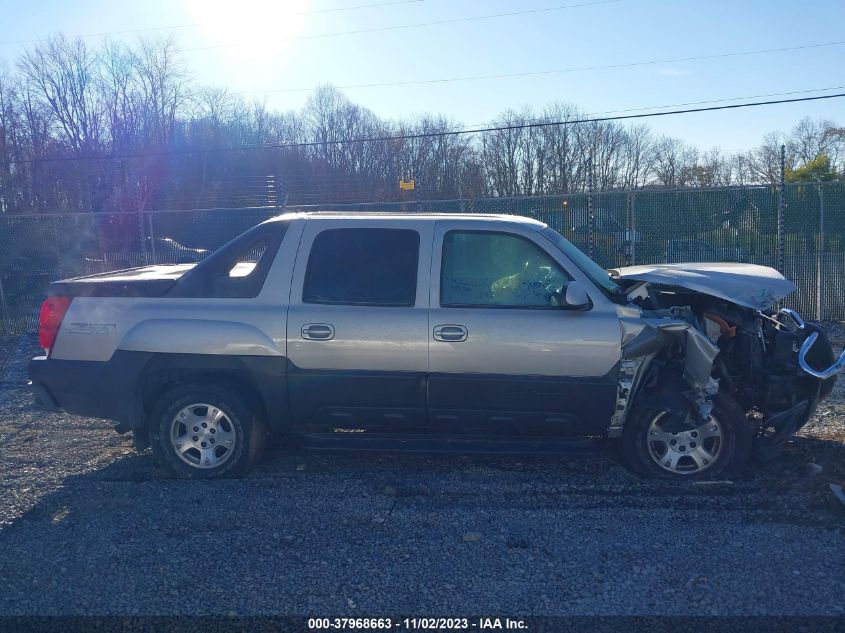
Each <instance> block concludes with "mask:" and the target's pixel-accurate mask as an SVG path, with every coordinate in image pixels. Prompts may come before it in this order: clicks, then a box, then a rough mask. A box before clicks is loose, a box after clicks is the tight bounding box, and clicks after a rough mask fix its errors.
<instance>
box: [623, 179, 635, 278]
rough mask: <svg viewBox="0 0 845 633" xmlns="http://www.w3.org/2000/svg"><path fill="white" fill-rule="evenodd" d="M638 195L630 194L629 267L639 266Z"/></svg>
mask: <svg viewBox="0 0 845 633" xmlns="http://www.w3.org/2000/svg"><path fill="white" fill-rule="evenodd" d="M636 201H637V194H636V193H634V192H633V191H629V192H628V235H627V237H628V240H627V241H628V249H627V252H626V253H625V258H626V259H627V260H628V261H627V262H626V263H627V264H628V265H629V266H636V265H637V217H636V214H637V211H636V209H637V202H636Z"/></svg>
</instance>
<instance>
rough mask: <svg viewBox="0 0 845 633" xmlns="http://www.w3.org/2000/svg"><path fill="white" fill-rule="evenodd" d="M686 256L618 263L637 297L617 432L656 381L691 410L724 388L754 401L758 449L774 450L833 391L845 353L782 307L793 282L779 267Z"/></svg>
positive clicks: (626, 342) (627, 329)
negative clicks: (666, 261) (693, 260)
mask: <svg viewBox="0 0 845 633" xmlns="http://www.w3.org/2000/svg"><path fill="white" fill-rule="evenodd" d="M682 266H683V268H681V267H680V266H679V267H677V268H676V267H674V266H672V265H663V266H638V267H631V268H623V269H619V270H616V271H611V276H612V277H613V278H614V279H615V280H616V281H617V283H619V284H620V285H621V287H622V288H623V290H624V292H625V293H626V296H627V299H628V302H629V303H628V306H626V308H624V309H622V310H621V312H622V313H623V316H622V324H623V326H622V327H623V339H622V359H623V360H622V367H621V372H620V374H621V377H620V388H619V398H618V400H617V409H616V414H615V416H614V419H613V421H612V423H611V429H610V435H611V437H614V436H615V437H618V436H620V434H621V429H622V427H623V425H624V423H625V418H626V414H627V411H628V408H629V406H628V405H629V404H630V401H631V399H632V397H633V396H634V395H635V394H638V393H641V392H643V391H652V392H653V391H655V390H657V391H663V392H665V396H663V397H665V398H668V399H669V400H671V398H672V394H671V393H670V392H674V393H675V394H676V395H675V398H676V400H677V401H678V402H677V404H676V406H677V407H678V408H679V409H685V410H686V411H687V413H685V415H687V416H689V415H692V416H695V417H696V418H697V419H699V420H705V419H706V418H707V416H708V415H709V414H710V410H711V408H712V406H713V396H714V395H715V394H717V393H719V392H721V393H727V394H729V395H730V396H731V397H732V398H733V399H734V400H735V401H736V402H737V403H738V404H739V406H741V407H742V409H743V410H744V411H745V416H746V419H747V420H748V423H749V428H750V430H751V432H752V433H753V435H754V437H755V440H754V444H753V446H754V452H755V453H756V455H757V456H758V457H761V458H763V459H767V458H771V457H774V456H776V455H777V454H778V453H779V451H780V448H781V446H782V445H783V442H784V441H785V440H786V439H787V438H788V437H789V436H790V435H792V434H793V433H795V432H796V431H797V430H798V429H800V428H801V427H802V426H803V425H804V424H805V423H806V422H807V420H808V419H809V418H810V416H811V415H812V413H813V411H814V410H815V407H816V404H817V403H818V401H819V400H820V399H821V398H824V397H825V396H827V395H828V394H829V393H830V392H831V390H832V389H833V384H834V382H835V380H836V374H837V373H838V372H839V371H841V369H842V366H843V365H845V353H843V355H842V357H840V358H839V359H838V361H836V362H834V360H835V359H834V353H833V349H832V347H831V345H830V343H829V341H828V340H827V337H826V336H825V334H824V332H823V331H822V330H821V329H820V328H819V327H818V326H816V325H814V324H812V323H806V322H805V321H804V320H803V319H802V318H801V317H800V316H799V315H798V314H797V313H796V312H794V311H792V310H789V309H785V308H782V309H776V308H775V307H773V304H774V303H775V302H777V301H779V300H780V299H782V298H783V297H785V296H786V295H788V294H789V293H791V292H792V291H793V290H794V286H793V284H792V283H791V282H790V281H788V280H787V279H785V278H784V277H782V276H781V275H780V274H779V273H777V272H776V271H775V270H773V269H771V268H766V267H762V266H753V265H747V264H694V265H690V264H683V265H682ZM691 266H692V267H693V268H691ZM631 306H636V308H635V309H631ZM628 310H630V311H631V313H630V315H628V314H627V311H628ZM678 376H681V377H682V378H683V383H682V384H680V385H679V384H678V383H679V381H678V379H677V377H678ZM679 392H680V396H681V397H680V398H679V397H678V396H677V394H678V393H679Z"/></svg>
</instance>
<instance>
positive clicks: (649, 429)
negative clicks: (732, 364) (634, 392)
mask: <svg viewBox="0 0 845 633" xmlns="http://www.w3.org/2000/svg"><path fill="white" fill-rule="evenodd" d="M661 400H662V399H661V397H660V395H659V394H657V395H651V394H648V393H647V394H643V396H641V397H640V398H638V400H637V402H635V404H634V408H633V410H632V411H631V413H630V415H629V416H628V420H627V421H626V423H625V428H624V430H623V432H622V439H621V453H622V459H623V461H624V463H625V465H626V466H627V467H628V468H629V469H631V470H632V471H634V472H635V473H638V474H640V475H644V476H647V477H658V478H664V479H667V478H668V479H675V480H686V481H690V480H696V479H713V478H716V477H719V476H730V475H734V474H736V473H738V472H739V471H740V470H742V468H743V467H744V466H745V464H746V462H747V461H748V457H749V454H750V452H751V442H752V439H753V431H752V428H751V425H749V424H748V421H747V420H746V417H745V412H744V411H743V410H742V407H740V406H739V405H738V404H737V403H736V401H735V400H734V399H733V398H731V397H730V396H729V395H728V394H725V393H718V394H716V395H715V396H714V397H713V405H714V406H713V410H712V412H711V415H710V417H709V418H708V420H707V421H705V422H704V423H702V424H700V425H698V426H697V427H693V428H690V425H688V424H684V422H683V421H682V420H681V419H680V418H679V416H677V415H676V414H674V413H672V410H671V408H670V406H668V405H667V403H666V402H661ZM694 424H695V423H694ZM671 442H674V443H675V444H674V446H671V447H670V443H671ZM664 448H665V452H663V449H664Z"/></svg>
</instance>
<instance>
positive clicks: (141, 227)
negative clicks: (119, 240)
mask: <svg viewBox="0 0 845 633" xmlns="http://www.w3.org/2000/svg"><path fill="white" fill-rule="evenodd" d="M145 235H146V231H145V230H144V212H143V211H141V210H140V209H138V239H139V240H140V246H141V257H143V259H144V263H145V264H149V263H150V261H149V259H148V258H147V240H146V239H144V237H145ZM138 263H140V262H138Z"/></svg>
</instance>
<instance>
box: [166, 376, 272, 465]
mask: <svg viewBox="0 0 845 633" xmlns="http://www.w3.org/2000/svg"><path fill="white" fill-rule="evenodd" d="M150 431H151V435H152V437H151V444H152V447H153V452H154V453H155V456H156V461H157V462H159V463H160V464H162V465H165V466H167V467H168V468H169V469H170V470H171V471H173V472H174V473H175V474H176V475H177V476H178V477H183V478H186V479H215V478H220V477H237V476H240V475H242V474H244V473H245V472H246V471H247V470H248V469H249V468H250V467H251V466H253V465H254V464H255V463H257V462H258V461H259V460H260V458H261V456H262V455H263V452H264V449H265V448H266V445H267V431H266V424H265V423H264V420H263V417H262V416H261V415H260V414H259V413H258V412H257V411H256V408H255V407H250V406H249V405H248V404H247V403H246V402H245V401H244V400H243V399H241V398H239V397H238V396H237V395H235V394H234V393H232V392H230V391H228V390H227V389H225V388H223V387H218V386H216V385H207V386H206V385H195V384H191V385H184V386H181V387H177V388H176V389H173V390H172V391H169V392H167V393H165V394H164V395H163V396H161V398H160V399H159V401H158V403H157V405H156V407H155V409H154V410H153V413H152V416H151V418H150Z"/></svg>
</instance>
